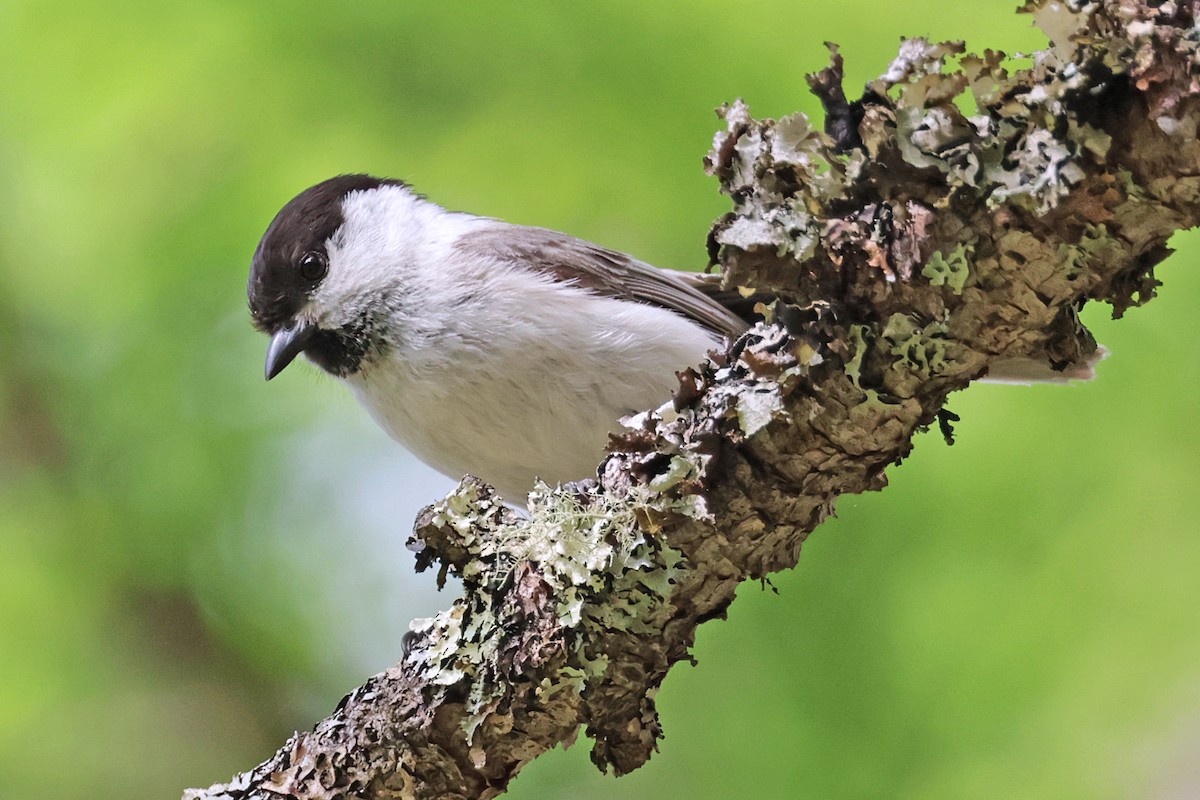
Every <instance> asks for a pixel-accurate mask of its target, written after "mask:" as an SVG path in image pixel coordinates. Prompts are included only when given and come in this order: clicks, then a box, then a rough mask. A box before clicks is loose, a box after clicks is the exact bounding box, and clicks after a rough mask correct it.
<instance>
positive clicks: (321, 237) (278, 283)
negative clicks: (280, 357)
mask: <svg viewBox="0 0 1200 800" xmlns="http://www.w3.org/2000/svg"><path fill="white" fill-rule="evenodd" d="M385 185H392V186H404V185H406V184H405V183H404V182H403V181H398V180H392V179H389V178H374V177H371V176H370V175H339V176H337V177H336V178H330V179H329V180H326V181H322V182H321V183H318V184H317V185H316V186H312V187H310V188H308V189H305V190H304V191H303V192H301V193H300V194H298V195H296V196H295V197H294V198H292V200H291V201H289V202H288V204H287V205H285V206H284V207H283V208H282V209H280V211H279V213H278V214H276V215H275V219H274V220H272V221H271V224H270V225H269V226H267V232H266V233H264V234H263V237H262V240H261V241H260V242H259V243H258V249H257V250H255V251H254V260H253V262H252V264H251V266H250V281H249V283H248V284H247V287H246V294H247V297H248V298H249V300H250V315H251V317H252V318H253V320H254V325H255V327H257V328H258V329H259V330H261V331H264V332H266V333H274V332H275V331H276V330H278V329H279V328H280V327H282V326H285V325H287V324H288V322H289V320H291V319H292V317H293V316H294V315H295V314H296V312H297V311H299V310H300V308H301V307H302V306H303V305H304V303H305V302H306V301H307V299H308V296H309V295H310V294H311V293H312V291H313V290H314V289H315V288H316V287H317V284H319V283H320V278H321V276H322V275H323V272H322V273H321V274H315V273H314V271H313V269H312V266H313V263H314V258H315V260H316V261H318V262H321V263H324V264H326V265H327V264H328V259H329V253H328V252H327V249H326V243H327V242H328V241H329V238H330V237H331V236H333V234H334V232H335V231H337V229H338V228H340V227H341V226H342V223H343V222H344V221H345V219H344V217H343V215H342V201H343V200H344V199H345V197H346V195H347V194H349V193H350V192H356V191H364V190H367V189H375V188H378V187H380V186H385ZM306 256H309V258H308V260H307V263H305V259H306Z"/></svg>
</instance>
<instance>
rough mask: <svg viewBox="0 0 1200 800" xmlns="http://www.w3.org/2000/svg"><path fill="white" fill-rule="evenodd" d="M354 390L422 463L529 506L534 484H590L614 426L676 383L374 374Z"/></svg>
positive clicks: (663, 374)
mask: <svg viewBox="0 0 1200 800" xmlns="http://www.w3.org/2000/svg"><path fill="white" fill-rule="evenodd" d="M350 383H351V386H352V388H353V389H354V391H355V394H356V395H357V396H358V398H359V400H360V401H361V402H362V403H363V405H364V406H365V407H366V408H367V409H368V411H369V412H370V413H371V416H372V417H374V419H375V421H376V422H377V423H378V424H379V425H380V427H382V428H383V429H384V430H385V431H387V433H388V434H389V435H390V436H391V437H392V438H393V439H395V440H396V441H398V442H399V443H400V444H402V445H404V446H405V447H406V448H408V449H409V450H410V451H412V452H413V454H414V455H416V456H417V457H418V458H420V459H421V460H422V461H424V462H425V463H427V464H429V465H430V466H432V467H434V468H435V469H437V470H439V471H441V472H443V473H445V474H447V475H449V476H451V477H454V478H459V477H462V476H463V475H466V474H470V475H474V476H476V477H478V478H481V479H483V480H485V481H487V482H488V483H490V484H492V485H494V486H495V487H496V488H497V489H498V490H499V491H500V493H501V495H503V496H504V497H505V499H507V500H509V501H511V502H516V503H521V504H524V502H525V496H526V494H527V493H528V492H529V490H530V489H531V488H532V487H533V485H534V482H535V480H537V479H540V480H543V481H545V482H547V483H549V484H551V485H553V484H555V483H562V482H566V481H571V480H580V479H583V478H587V477H590V476H593V475H594V474H595V468H596V465H597V464H599V462H600V460H601V458H602V457H603V455H604V447H605V444H606V443H607V442H608V434H609V433H610V432H612V431H616V430H618V429H619V428H620V424H619V422H618V420H619V419H620V418H621V417H622V416H625V415H626V414H629V413H631V412H633V411H637V410H640V409H643V408H650V407H654V406H657V405H659V404H660V403H662V402H663V401H664V400H666V399H668V398H669V397H670V393H671V388H672V386H673V385H674V384H675V378H674V373H673V370H672V369H671V368H665V369H663V370H661V371H657V374H655V375H652V376H649V375H643V376H638V377H637V378H634V379H632V380H630V376H620V377H613V376H597V377H596V379H595V380H594V381H591V380H564V379H562V376H561V375H554V374H548V373H539V374H536V375H525V376H507V377H498V376H492V375H489V376H485V377H484V378H483V379H482V380H471V379H470V376H463V375H457V376H454V377H453V378H448V379H447V380H446V381H442V382H430V381H427V380H422V381H413V380H404V379H402V378H400V379H398V378H397V377H396V376H392V378H391V379H387V378H382V379H381V378H380V376H379V375H378V374H372V375H371V376H370V379H369V380H364V379H361V378H359V379H352V380H351V381H350Z"/></svg>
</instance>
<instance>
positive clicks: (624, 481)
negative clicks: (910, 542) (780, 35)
mask: <svg viewBox="0 0 1200 800" xmlns="http://www.w3.org/2000/svg"><path fill="white" fill-rule="evenodd" d="M1023 10H1024V11H1026V12H1028V13H1032V14H1033V15H1035V17H1036V19H1037V22H1038V24H1039V25H1040V26H1041V27H1042V29H1043V30H1044V31H1045V32H1046V33H1047V34H1048V36H1049V38H1050V46H1049V47H1048V49H1046V50H1045V51H1042V52H1039V53H1036V54H1034V55H1033V56H1032V57H1030V58H1028V59H1026V60H1025V61H1016V62H1009V61H1008V60H1007V59H1006V57H1005V56H1004V55H1003V54H1001V53H996V52H991V51H987V52H984V53H983V54H982V55H969V54H965V53H964V50H963V47H962V45H961V44H959V43H944V44H934V43H929V42H926V41H924V40H920V39H912V40H909V41H907V42H905V43H904V44H903V45H902V47H901V49H900V53H899V56H898V57H897V58H896V60H895V61H894V62H893V63H892V66H891V68H890V69H889V70H888V71H887V73H886V74H885V75H883V76H882V77H880V78H878V79H877V80H875V81H873V82H871V83H870V84H869V85H868V87H867V90H866V92H865V93H864V95H863V96H862V99H861V100H858V101H855V102H849V101H848V100H847V99H846V97H845V96H844V95H843V94H842V92H841V88H840V84H841V74H840V61H839V59H838V58H837V55H836V51H835V52H834V58H833V64H832V65H831V66H830V67H829V68H828V69H826V70H825V71H823V72H821V73H819V74H818V75H816V76H814V77H813V79H812V81H811V83H812V85H813V88H814V91H816V92H817V93H818V94H819V95H820V96H821V97H822V99H823V101H824V102H825V104H826V106H827V109H828V111H829V118H830V125H829V126H828V131H823V130H819V129H816V128H814V127H813V126H812V125H811V124H810V122H809V120H808V119H807V118H805V117H804V116H803V115H801V114H796V115H792V116H789V117H785V118H783V119H780V120H778V121H774V120H756V119H754V118H753V117H751V115H750V112H749V110H748V109H747V108H746V107H745V106H744V105H743V104H741V103H735V104H733V105H732V106H729V107H727V108H725V109H724V110H723V112H722V113H723V116H724V119H725V123H726V128H725V130H723V131H722V132H720V133H719V134H718V135H717V136H716V139H715V141H714V144H713V150H712V152H711V153H710V155H709V157H708V160H707V163H708V167H709V170H710V172H712V173H713V174H714V175H716V176H717V177H718V178H719V180H720V181H721V186H722V190H723V191H725V192H726V193H727V194H728V195H729V196H730V197H731V198H732V200H733V210H732V211H731V212H730V213H729V214H727V215H726V216H725V217H723V218H722V219H721V220H719V221H718V222H717V224H716V225H715V227H714V229H713V232H712V235H711V238H710V246H711V249H712V252H713V253H714V257H715V260H717V261H719V263H720V265H721V269H722V272H723V274H724V279H725V280H726V281H727V284H728V286H729V287H730V289H731V290H732V289H734V288H738V287H742V288H744V289H745V290H747V292H748V293H749V292H750V291H753V292H754V293H755V294H756V296H771V297H774V298H778V299H777V300H776V301H775V302H773V303H772V304H770V305H767V306H763V307H762V308H761V310H762V312H763V313H764V315H765V321H764V322H763V323H761V324H759V325H757V326H755V327H754V328H753V329H752V330H751V331H750V332H749V333H748V334H747V335H746V336H745V337H743V338H742V339H741V340H740V341H738V342H737V343H735V344H734V345H733V346H732V347H731V349H730V351H729V352H727V353H724V354H715V358H714V362H713V363H712V364H709V365H707V366H706V367H704V368H703V369H702V370H699V371H690V372H688V373H686V374H684V375H682V376H681V383H680V389H679V391H678V393H677V395H676V397H675V400H674V403H673V404H668V405H667V406H664V407H663V408H661V409H658V410H657V411H649V412H646V413H644V414H640V415H638V416H636V417H634V418H633V419H631V420H629V421H628V423H629V424H628V430H627V431H626V432H625V433H624V434H623V435H622V436H620V437H618V438H617V439H615V440H614V443H613V448H612V450H613V452H612V455H611V456H610V457H609V458H608V459H607V460H606V461H605V463H604V464H603V465H602V466H601V468H600V471H599V473H598V474H599V478H598V480H597V481H595V482H591V483H587V484H582V485H576V486H570V487H564V488H562V489H558V490H550V489H545V490H543V491H540V492H538V493H536V494H535V496H534V497H533V498H532V500H531V504H530V508H529V515H528V517H524V516H519V515H517V514H515V513H514V512H512V511H510V510H508V509H506V508H505V507H504V506H503V505H502V504H500V503H499V502H498V501H497V500H496V499H495V497H494V496H493V495H492V493H491V491H490V489H488V488H487V487H486V486H483V485H482V484H479V483H477V482H474V481H470V480H468V481H465V482H464V483H463V484H461V485H460V486H459V487H458V489H457V490H456V491H455V492H454V493H453V494H451V496H449V497H448V498H446V499H445V500H443V501H442V502H441V503H439V504H437V505H435V506H433V507H431V508H430V509H427V510H426V512H425V513H424V514H423V516H422V518H421V519H420V520H419V521H418V525H417V528H416V531H415V533H414V537H413V543H414V547H415V548H416V549H418V551H419V555H418V561H419V564H420V565H422V566H432V565H435V564H436V565H438V566H439V568H440V570H441V572H442V575H443V576H444V575H445V574H446V573H453V574H456V575H458V576H460V577H461V578H462V581H463V584H464V586H465V588H466V594H465V596H464V597H463V598H462V599H461V600H459V601H457V602H456V603H455V604H454V605H453V607H451V608H450V609H449V610H447V611H445V612H443V613H441V614H439V615H438V616H436V617H434V618H432V619H428V620H424V621H418V622H417V623H414V627H413V632H412V634H410V636H409V638H408V640H407V641H406V642H405V655H404V658H403V659H402V660H401V661H400V663H399V664H397V665H396V666H395V667H393V668H392V669H390V670H388V671H387V672H385V673H383V674H380V675H377V676H375V677H374V678H372V679H371V680H370V681H368V682H367V684H366V685H364V686H363V687H361V688H360V689H357V690H356V691H354V692H353V693H351V694H350V695H349V696H348V697H346V698H345V700H343V702H342V703H341V705H340V706H339V707H338V708H337V710H336V711H335V712H334V713H333V714H332V715H331V716H330V717H329V718H328V719H326V720H324V721H322V722H321V723H320V724H318V725H317V727H316V728H315V729H314V730H313V731H312V732H310V733H298V734H296V735H295V736H294V737H292V739H291V740H290V741H288V742H287V744H286V745H285V746H284V747H283V748H282V749H281V750H280V751H279V752H278V753H277V754H276V755H275V756H273V757H272V758H271V759H270V760H269V761H267V762H266V763H264V764H262V765H261V766H259V767H257V768H256V769H254V770H251V771H250V772H247V773H245V774H243V775H240V776H238V777H237V778H235V779H234V780H233V781H232V782H230V783H228V784H223V785H218V786H214V787H211V788H210V789H207V790H192V791H189V792H188V793H187V795H186V797H188V798H192V799H193V800H200V798H239V799H240V798H279V797H294V798H342V797H366V798H379V799H383V798H434V797H455V798H479V797H493V796H495V795H497V794H499V793H501V792H503V791H504V789H505V787H506V786H507V784H508V782H509V780H511V778H512V777H513V776H514V775H515V774H516V773H517V772H518V771H519V770H520V769H521V767H522V766H523V765H524V764H525V763H527V762H528V761H529V760H530V759H532V758H534V757H536V756H538V755H539V754H540V753H542V752H544V751H546V750H548V749H550V748H552V747H554V746H555V745H557V744H559V743H563V742H569V741H571V740H573V739H574V738H575V737H576V736H577V735H578V733H579V731H580V729H581V728H582V729H583V730H584V732H585V733H586V735H587V736H588V737H590V738H592V739H593V740H594V745H593V749H592V758H593V760H594V761H595V763H596V764H597V765H598V766H600V767H601V768H602V769H603V768H607V767H612V768H613V770H614V771H615V772H617V773H624V772H628V771H630V770H632V769H635V768H637V767H638V766H640V765H642V764H643V763H644V762H645V761H646V760H647V759H648V758H649V757H650V755H651V754H652V753H653V751H654V750H655V748H656V743H657V740H658V738H659V725H658V719H657V716H656V713H655V708H654V695H655V692H656V691H657V689H658V687H659V686H660V684H661V682H662V680H663V678H664V677H665V676H666V674H667V672H668V670H669V669H670V667H671V666H672V665H673V664H675V663H676V662H679V661H681V660H687V659H688V658H689V648H690V647H691V645H692V642H693V639H694V636H695V631H696V627H697V626H698V625H699V624H700V623H702V622H704V621H705V620H708V619H711V618H713V617H718V616H721V615H722V614H723V613H724V610H725V608H726V607H727V606H728V604H729V603H730V602H731V601H732V599H733V596H734V591H735V589H736V587H737V585H738V584H739V583H740V582H741V581H743V580H746V579H747V578H757V577H762V576H765V575H767V574H768V573H770V572H772V571H774V570H778V569H783V568H786V567H790V566H792V565H794V564H795V563H796V560H797V558H798V556H799V552H800V547H801V544H802V543H803V541H804V539H805V537H806V536H807V535H808V533H809V532H810V531H812V530H813V528H815V527H816V526H817V525H818V524H819V523H820V522H821V521H822V520H823V519H824V518H825V517H826V516H828V515H829V513H830V512H831V511H832V509H833V507H834V503H835V502H836V500H837V498H838V497H839V496H840V495H842V494H845V493H847V492H863V491H868V490H874V489H879V488H881V487H882V486H883V485H884V483H885V482H886V478H885V470H886V468H887V467H888V466H889V465H892V464H895V463H897V462H898V461H900V460H901V459H902V458H904V456H905V455H906V454H907V453H908V452H909V450H910V448H911V440H912V437H913V435H914V434H915V433H916V432H917V431H918V430H920V429H922V428H924V427H926V426H929V425H931V424H932V423H934V422H935V421H939V413H940V412H941V409H942V406H943V404H944V402H945V400H946V397H947V395H948V394H949V393H950V392H953V391H955V390H957V389H961V388H963V387H965V386H967V385H968V384H969V383H970V382H971V381H972V380H974V379H977V378H979V377H981V376H984V375H986V374H987V373H988V372H989V370H996V369H998V368H999V365H1004V364H1011V363H1014V362H1024V363H1028V364H1033V365H1037V366H1039V367H1041V368H1042V369H1045V368H1047V367H1050V368H1056V369H1063V370H1071V369H1075V368H1078V367H1079V365H1081V364H1086V363H1087V362H1088V361H1089V360H1091V359H1093V358H1094V356H1095V349H1096V347H1095V342H1094V341H1093V339H1092V338H1091V335H1090V334H1089V333H1088V332H1087V330H1086V329H1084V328H1083V327H1082V325H1081V324H1080V322H1079V317H1078V310H1079V308H1080V307H1081V306H1082V305H1083V303H1085V302H1087V301H1089V300H1093V301H1102V302H1106V303H1109V304H1111V305H1112V307H1113V309H1114V313H1115V314H1116V315H1117V316H1120V315H1121V314H1122V313H1123V312H1124V311H1125V310H1126V309H1127V308H1129V307H1130V306H1134V305H1139V304H1142V303H1144V302H1146V301H1147V300H1149V299H1150V298H1151V297H1152V296H1153V295H1154V289H1155V286H1156V281H1155V279H1154V277H1153V268H1154V266H1155V264H1157V263H1158V262H1159V261H1161V260H1162V259H1163V258H1164V257H1165V256H1166V255H1167V254H1168V252H1169V250H1168V248H1167V245H1166V242H1167V239H1168V237H1169V236H1170V235H1171V234H1172V233H1173V232H1174V231H1176V230H1179V229H1182V228H1187V227H1191V226H1194V225H1196V224H1197V221H1198V219H1200V141H1198V138H1197V136H1198V129H1200V22H1198V19H1200V0H1190V1H1188V2H1172V0H1166V2H1153V3H1152V2H1145V1H1144V0H1106V1H1105V2H1084V1H1083V0H1064V1H1063V2H1046V1H1045V0H1030V2H1029V3H1028V4H1027V5H1026V7H1025V8H1024V9H1023ZM1013 64H1015V65H1016V66H1019V67H1020V69H1016V68H1015V67H1014V66H1013ZM964 109H967V110H964Z"/></svg>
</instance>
